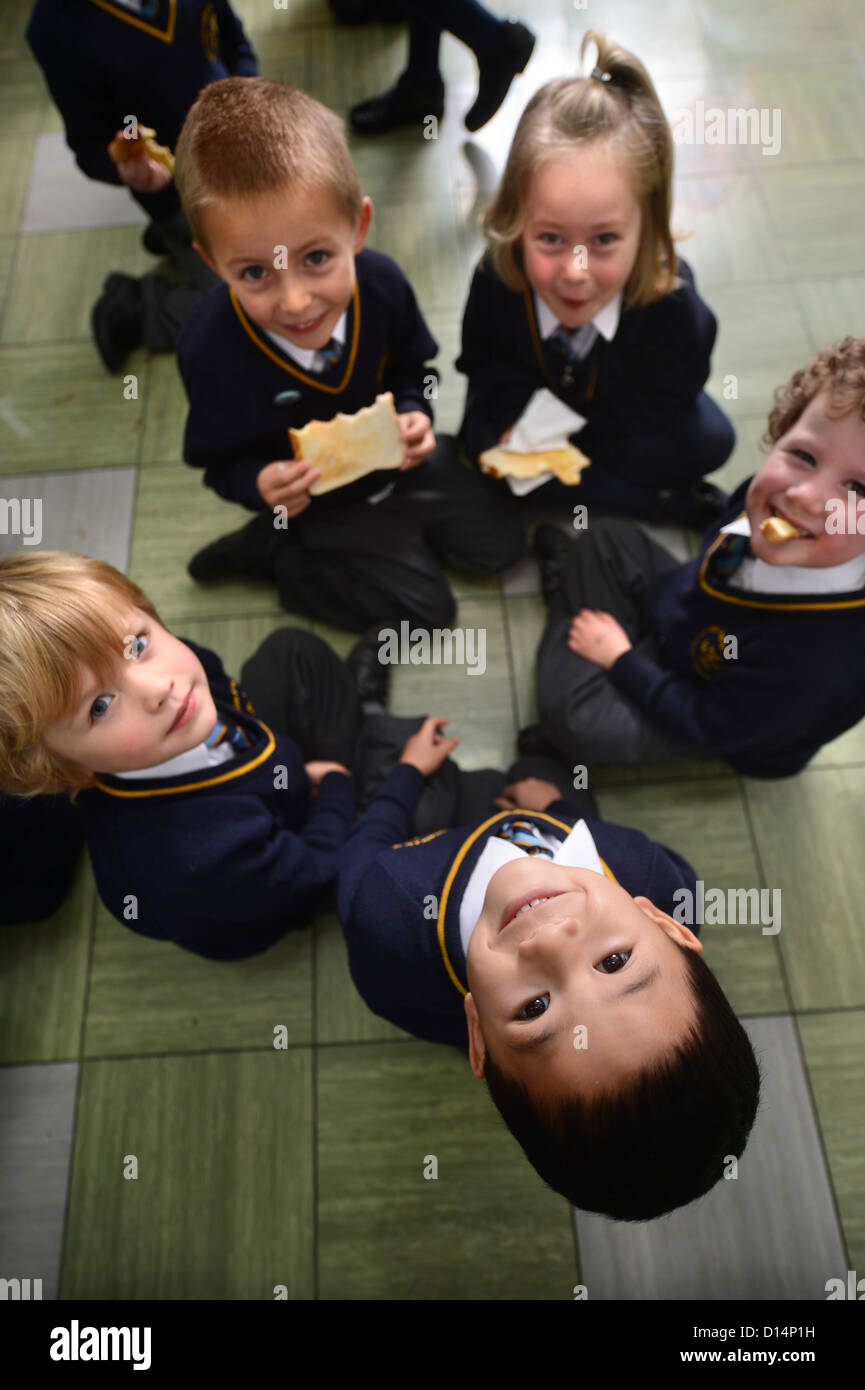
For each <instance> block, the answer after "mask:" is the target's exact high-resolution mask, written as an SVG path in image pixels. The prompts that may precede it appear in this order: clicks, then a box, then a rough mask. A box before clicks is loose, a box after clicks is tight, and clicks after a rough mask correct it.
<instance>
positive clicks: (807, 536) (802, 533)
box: [769, 506, 815, 541]
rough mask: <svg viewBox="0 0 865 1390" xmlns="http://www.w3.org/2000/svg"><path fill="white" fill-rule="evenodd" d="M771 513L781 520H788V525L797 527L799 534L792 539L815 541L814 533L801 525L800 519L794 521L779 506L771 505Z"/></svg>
mask: <svg viewBox="0 0 865 1390" xmlns="http://www.w3.org/2000/svg"><path fill="white" fill-rule="evenodd" d="M769 514H770V516H776V517H778V519H779V521H786V522H787V525H788V526H795V527H796V530H797V531H798V532H799V535H798V536H795V537H791V539H793V540H803V541H813V540H814V539H815V537H814V535H813V534H812V533H811V532H810V531H806V530H805V527H804V526H800V525H799V523H798V521H793V520H792V518H791V517H789V516H786V515H785V514H784V512H781V511H779V510H778V508H777V507H772V506H770V508H769Z"/></svg>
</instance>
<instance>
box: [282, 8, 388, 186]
mask: <svg viewBox="0 0 865 1390" xmlns="http://www.w3.org/2000/svg"><path fill="white" fill-rule="evenodd" d="M331 18H332V16H331ZM306 38H307V47H306V62H307V73H308V77H307V90H308V91H310V92H311V93H312V95H313V96H314V97H316V99H317V100H318V101H321V102H324V105H325V106H330V107H331V108H332V109H333V110H334V111H336V112H337V114H338V115H340V116H343V117H344V116H345V115H346V112H347V111H348V108H349V107H351V106H353V105H354V104H355V103H356V102H359V101H363V100H364V99H365V98H366V97H372V96H375V95H376V94H377V93H378V92H383V91H385V90H386V89H387V88H388V87H391V86H392V85H393V83H394V82H395V81H396V79H397V77H398V76H399V74H400V73H401V72H402V70H403V68H404V67H405V63H406V58H407V54H408V44H407V42H406V38H407V36H406V30H405V29H404V27H403V26H402V25H390V24H388V25H385V24H361V25H358V26H354V25H352V26H346V27H340V26H333V24H330V25H323V26H322V27H320V28H319V27H317V28H309V29H308V30H307V34H306ZM394 138H395V137H394V136H393V135H390V134H389V135H388V136H387V137H386V138H385V139H384V141H382V137H380V136H378V137H374V136H367V137H366V142H367V146H374V145H379V146H380V147H381V146H382V144H384V145H385V146H388V145H390V142H391V141H392V140H393V139H394ZM397 138H398V136H397ZM379 187H381V185H379Z"/></svg>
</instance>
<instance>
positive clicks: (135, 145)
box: [108, 125, 174, 174]
mask: <svg viewBox="0 0 865 1390" xmlns="http://www.w3.org/2000/svg"><path fill="white" fill-rule="evenodd" d="M155 135H156V131H155V130H154V129H153V128H152V126H149V125H140V126H139V127H138V134H137V135H136V136H134V137H133V136H127V135H119V136H117V137H116V138H115V139H114V140H112V141H111V144H110V145H109V146H108V153H109V154H110V155H111V158H112V159H113V160H114V163H115V164H122V163H123V161H124V160H125V159H129V157H130V156H131V155H133V154H134V153H135V151H136V150H140V149H141V146H142V145H143V146H144V148H145V149H146V150H147V153H148V154H149V155H151V156H152V158H153V159H155V160H156V161H157V163H158V164H164V165H165V168H166V169H167V170H168V172H169V173H170V174H173V173H174V155H173V154H172V153H171V150H170V149H169V148H168V146H167V145H157V143H156V140H155V138H154V137H155Z"/></svg>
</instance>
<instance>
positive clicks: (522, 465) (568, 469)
mask: <svg viewBox="0 0 865 1390" xmlns="http://www.w3.org/2000/svg"><path fill="white" fill-rule="evenodd" d="M478 462H479V463H480V466H481V468H482V469H483V471H484V473H489V475H490V477H491V478H508V477H510V478H538V477H540V475H541V474H542V473H552V474H553V475H554V476H555V477H556V478H558V479H559V482H562V483H568V484H570V485H573V484H574V483H578V482H579V481H580V474H581V473H582V471H583V469H584V468H588V466H589V463H590V462H591V460H590V459H587V458H586V456H585V454H582V453H580V450H579V449H575V448H574V446H573V444H567V445H566V446H565V447H564V449H540V450H539V451H538V452H537V453H533V454H517V453H515V452H514V451H513V450H512V449H486V450H485V451H484V452H483V453H482V454H481V456H480V458H479V460H478Z"/></svg>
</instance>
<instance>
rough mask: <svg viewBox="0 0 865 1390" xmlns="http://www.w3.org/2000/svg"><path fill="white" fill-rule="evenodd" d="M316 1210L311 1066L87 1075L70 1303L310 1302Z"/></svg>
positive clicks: (172, 1061) (71, 1235)
mask: <svg viewBox="0 0 865 1390" xmlns="http://www.w3.org/2000/svg"><path fill="white" fill-rule="evenodd" d="M131 1157H135V1158H136V1159H137V1160H138V1177H137V1179H132V1178H125V1177H124V1170H125V1171H127V1172H131V1171H133V1170H132V1165H131V1164H130V1163H129V1158H131ZM312 1197H313V1192H312V1131H311V1079H310V1057H309V1053H307V1052H304V1051H294V1052H292V1051H287V1052H274V1051H272V1050H271V1051H268V1052H264V1053H259V1052H256V1053H246V1054H240V1055H238V1056H225V1055H215V1056H213V1055H212V1056H206V1057H167V1058H158V1059H157V1058H151V1059H147V1060H142V1061H125V1062H115V1061H109V1062H90V1063H87V1064H85V1065H84V1066H83V1067H82V1073H81V1091H80V1096H79V1106H78V1123H77V1128H76V1136H75V1149H74V1154H73V1161H72V1183H71V1189H70V1195H69V1210H68V1219H67V1228H66V1241H65V1250H64V1261H63V1272H62V1277H61V1297H62V1298H64V1299H92V1298H97V1299H103V1298H108V1299H121V1300H126V1299H239V1298H243V1299H266V1300H272V1299H273V1298H274V1297H275V1296H276V1295H275V1293H274V1290H275V1288H277V1286H283V1288H285V1290H286V1291H287V1296H288V1298H290V1299H297V1298H310V1297H311V1296H312V1294H313V1237H312V1232H313V1214H312V1213H313V1205H312ZM283 1296H284V1295H283Z"/></svg>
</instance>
